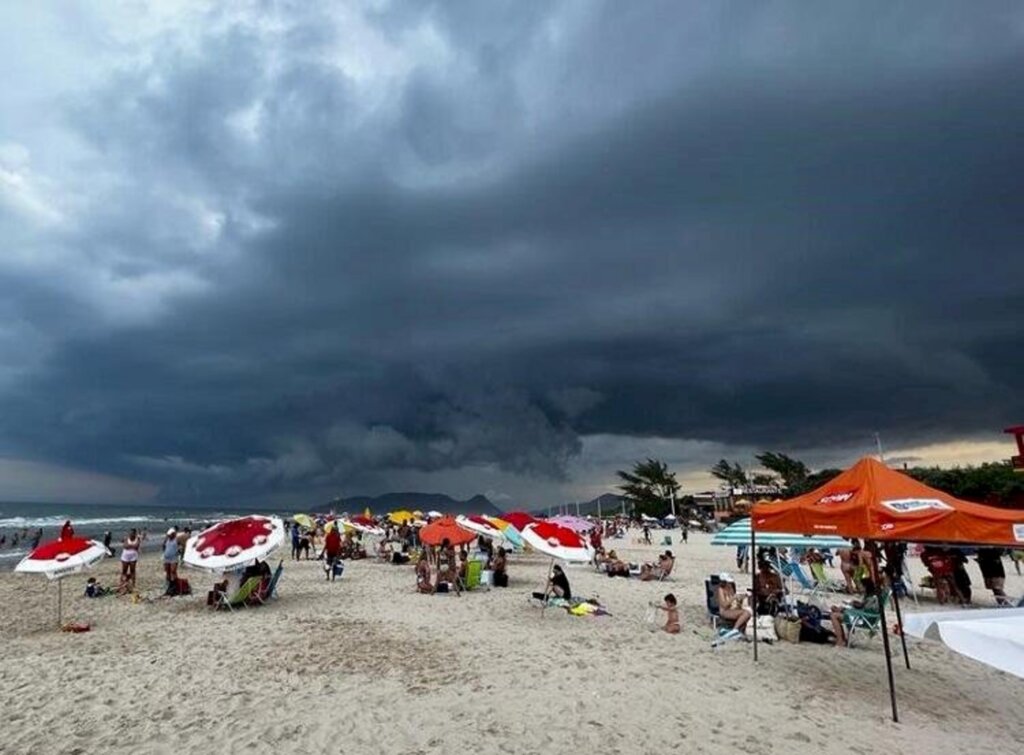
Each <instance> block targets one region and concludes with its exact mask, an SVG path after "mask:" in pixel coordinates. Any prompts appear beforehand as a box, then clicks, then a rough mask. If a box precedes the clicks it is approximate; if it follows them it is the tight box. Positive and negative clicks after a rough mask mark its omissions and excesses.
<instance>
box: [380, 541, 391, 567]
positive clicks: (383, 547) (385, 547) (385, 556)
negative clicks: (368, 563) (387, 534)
mask: <svg viewBox="0 0 1024 755" xmlns="http://www.w3.org/2000/svg"><path fill="white" fill-rule="evenodd" d="M393 552H394V551H393V550H392V548H391V543H390V542H389V541H388V540H386V539H382V540H381V541H380V542H379V543H377V558H379V559H380V560H381V561H384V562H385V563H388V562H390V561H391V555H392V553H393Z"/></svg>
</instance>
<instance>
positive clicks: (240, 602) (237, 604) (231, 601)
mask: <svg viewBox="0 0 1024 755" xmlns="http://www.w3.org/2000/svg"><path fill="white" fill-rule="evenodd" d="M262 581H263V580H262V579H260V578H259V577H249V579H247V580H246V581H245V583H244V584H243V585H242V586H241V587H239V588H238V592H236V593H235V594H234V595H232V596H230V597H229V596H228V594H227V593H226V592H222V593H218V595H219V597H218V600H217V603H216V604H215V608H227V609H228V610H229V611H234V610H235V609H236V608H242V607H244V606H246V605H247V603H248V601H249V598H251V597H252V596H253V594H254V593H255V592H256V591H257V590H258V589H259V587H260V582H262Z"/></svg>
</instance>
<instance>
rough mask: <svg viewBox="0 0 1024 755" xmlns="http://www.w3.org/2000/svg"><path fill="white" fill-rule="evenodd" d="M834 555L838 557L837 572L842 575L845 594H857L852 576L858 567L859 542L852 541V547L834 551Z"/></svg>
mask: <svg viewBox="0 0 1024 755" xmlns="http://www.w3.org/2000/svg"><path fill="white" fill-rule="evenodd" d="M836 555H837V556H839V571H841V572H842V573H843V579H844V580H846V592H848V593H851V594H852V593H855V592H857V585H856V583H855V582H854V581H853V575H854V573H855V572H856V571H857V567H858V566H860V541H859V540H853V546H852V547H850V548H840V549H839V550H838V551H836Z"/></svg>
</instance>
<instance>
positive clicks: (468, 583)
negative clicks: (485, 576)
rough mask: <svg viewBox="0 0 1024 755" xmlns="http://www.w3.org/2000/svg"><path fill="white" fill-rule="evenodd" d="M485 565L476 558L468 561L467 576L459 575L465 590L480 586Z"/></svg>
mask: <svg viewBox="0 0 1024 755" xmlns="http://www.w3.org/2000/svg"><path fill="white" fill-rule="evenodd" d="M483 566H484V565H483V564H482V563H480V562H479V561H476V560H472V561H467V562H466V578H465V579H463V578H462V577H459V582H461V583H462V589H463V590H466V591H469V590H472V589H474V588H476V587H479V586H480V574H481V572H483Z"/></svg>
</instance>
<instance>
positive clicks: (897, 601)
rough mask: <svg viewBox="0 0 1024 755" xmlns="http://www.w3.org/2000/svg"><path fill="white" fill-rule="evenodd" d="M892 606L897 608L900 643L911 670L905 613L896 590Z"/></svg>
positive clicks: (904, 658) (893, 593)
mask: <svg viewBox="0 0 1024 755" xmlns="http://www.w3.org/2000/svg"><path fill="white" fill-rule="evenodd" d="M892 604H893V605H894V606H895V607H896V623H897V624H898V625H899V628H900V642H901V643H902V645H903V662H904V663H906V664H907V670H908V671H909V670H910V653H909V652H907V635H906V634H905V633H904V632H903V613H902V612H901V611H900V598H899V596H898V595H897V594H896V590H895V589H893V591H892Z"/></svg>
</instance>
